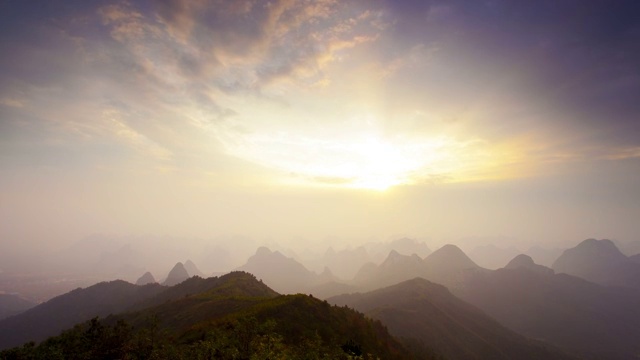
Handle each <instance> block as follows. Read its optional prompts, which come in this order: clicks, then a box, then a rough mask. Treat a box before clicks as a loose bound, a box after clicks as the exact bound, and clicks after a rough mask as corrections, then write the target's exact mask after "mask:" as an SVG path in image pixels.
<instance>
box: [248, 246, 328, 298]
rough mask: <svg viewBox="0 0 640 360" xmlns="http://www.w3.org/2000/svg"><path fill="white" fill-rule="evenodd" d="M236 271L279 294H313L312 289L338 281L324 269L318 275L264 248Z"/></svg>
mask: <svg viewBox="0 0 640 360" xmlns="http://www.w3.org/2000/svg"><path fill="white" fill-rule="evenodd" d="M236 270H237V271H246V272H249V273H251V274H253V275H255V276H257V277H258V278H261V279H262V280H264V282H265V283H266V284H267V285H269V286H270V287H271V288H273V289H274V290H276V291H278V292H280V293H299V292H304V293H310V292H311V293H313V290H314V288H316V287H318V286H321V285H323V284H326V283H331V282H336V283H337V282H338V279H337V278H335V276H333V274H331V272H330V271H328V272H327V270H326V269H325V272H324V273H323V274H322V275H318V274H316V273H315V272H312V271H309V270H308V269H307V268H305V267H304V265H302V264H301V263H299V262H297V261H296V260H295V259H293V258H290V257H287V256H284V255H283V254H282V253H281V252H279V251H271V250H269V249H268V248H266V247H260V248H258V250H257V251H256V253H255V255H253V256H251V257H250V258H249V259H248V260H247V262H246V264H244V265H242V266H241V267H239V268H238V269H236Z"/></svg>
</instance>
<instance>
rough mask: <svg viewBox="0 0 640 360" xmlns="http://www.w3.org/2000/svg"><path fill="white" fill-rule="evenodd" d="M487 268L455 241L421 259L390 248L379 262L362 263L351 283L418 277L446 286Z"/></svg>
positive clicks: (366, 285)
mask: <svg viewBox="0 0 640 360" xmlns="http://www.w3.org/2000/svg"><path fill="white" fill-rule="evenodd" d="M483 271H489V270H487V269H484V268H481V267H480V266H478V265H477V264H476V263H474V262H473V261H472V260H471V259H470V258H469V257H468V256H467V255H466V254H465V253H464V252H463V251H462V250H460V248H458V247H457V246H455V245H444V246H443V247H441V248H440V249H438V250H436V251H434V252H433V253H431V255H429V256H427V257H426V258H425V259H421V258H420V257H419V256H417V255H416V254H413V255H411V256H408V255H401V254H400V253H398V252H397V251H395V250H392V251H391V252H390V253H389V255H388V256H387V259H386V260H385V261H384V262H382V263H381V264H380V265H375V264H373V263H368V264H365V265H364V266H363V267H362V268H361V269H360V271H358V273H357V274H356V276H355V277H354V279H353V280H352V285H354V286H356V287H359V288H361V289H364V290H373V289H377V288H380V287H384V286H389V285H393V284H397V283H399V282H401V281H405V280H409V279H413V278H415V277H422V278H425V279H428V280H430V281H433V282H437V283H442V284H445V285H447V286H456V284H457V283H458V282H460V281H462V280H463V279H464V277H465V276H468V275H469V274H472V273H474V272H483Z"/></svg>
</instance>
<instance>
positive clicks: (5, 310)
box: [0, 294, 37, 320]
mask: <svg viewBox="0 0 640 360" xmlns="http://www.w3.org/2000/svg"><path fill="white" fill-rule="evenodd" d="M36 305H37V304H36V303H34V302H32V301H29V300H25V299H23V298H21V297H20V296H18V295H13V294H0V320H2V319H4V318H7V317H9V316H13V315H17V314H20V313H22V312H25V311H27V310H29V309H31V308H32V307H34V306H36Z"/></svg>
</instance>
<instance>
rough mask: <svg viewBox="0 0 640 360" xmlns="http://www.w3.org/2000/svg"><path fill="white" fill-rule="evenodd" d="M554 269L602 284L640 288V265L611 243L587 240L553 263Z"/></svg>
mask: <svg viewBox="0 0 640 360" xmlns="http://www.w3.org/2000/svg"><path fill="white" fill-rule="evenodd" d="M553 269H554V270H555V271H556V272H557V273H566V274H569V275H574V276H578V277H581V278H583V279H586V280H589V281H591V282H594V283H597V284H601V285H612V286H628V287H634V288H637V289H640V264H638V262H636V261H634V259H631V258H629V257H627V256H626V255H624V254H623V253H622V252H621V251H620V250H619V249H618V247H617V246H616V245H615V244H614V243H613V242H612V241H611V240H606V239H605V240H596V239H587V240H584V241H583V242H581V243H580V244H578V245H577V246H576V247H574V248H571V249H568V250H566V251H565V252H564V253H563V254H562V255H561V256H560V257H559V258H558V259H557V260H556V261H555V262H554V263H553Z"/></svg>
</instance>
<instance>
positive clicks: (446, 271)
mask: <svg viewBox="0 0 640 360" xmlns="http://www.w3.org/2000/svg"><path fill="white" fill-rule="evenodd" d="M424 264H425V269H426V271H425V276H424V278H426V279H428V280H430V281H433V282H436V283H439V284H445V285H446V286H447V287H449V288H451V287H455V286H457V284H458V283H459V282H461V281H463V279H464V278H465V277H466V276H469V274H473V273H476V272H484V271H489V270H487V269H484V268H482V267H480V266H478V265H477V264H476V263H475V262H473V261H472V260H471V259H470V258H469V257H468V256H467V255H466V254H465V253H464V252H463V251H462V250H460V248H459V247H457V246H455V245H451V244H448V245H444V246H443V247H441V248H440V249H438V250H436V251H434V252H433V253H432V254H431V255H429V256H427V257H426V258H425V259H424Z"/></svg>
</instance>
